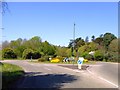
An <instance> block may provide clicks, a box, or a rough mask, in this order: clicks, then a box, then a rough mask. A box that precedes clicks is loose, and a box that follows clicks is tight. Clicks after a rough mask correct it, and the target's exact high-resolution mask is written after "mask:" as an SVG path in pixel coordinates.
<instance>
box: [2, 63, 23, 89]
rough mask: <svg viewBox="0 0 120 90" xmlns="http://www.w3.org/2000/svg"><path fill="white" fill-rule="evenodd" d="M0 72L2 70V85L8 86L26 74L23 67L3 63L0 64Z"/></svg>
mask: <svg viewBox="0 0 120 90" xmlns="http://www.w3.org/2000/svg"><path fill="white" fill-rule="evenodd" d="M0 68H2V69H0V72H2V87H3V88H7V87H9V86H10V84H12V83H14V82H15V81H16V80H17V79H19V78H20V77H21V76H23V75H24V71H23V69H22V68H21V67H19V66H16V65H12V64H7V63H2V65H0Z"/></svg>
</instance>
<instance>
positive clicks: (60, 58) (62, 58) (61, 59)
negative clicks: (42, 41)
mask: <svg viewBox="0 0 120 90" xmlns="http://www.w3.org/2000/svg"><path fill="white" fill-rule="evenodd" d="M56 58H57V59H59V60H60V62H62V61H63V60H64V57H61V56H59V57H56Z"/></svg>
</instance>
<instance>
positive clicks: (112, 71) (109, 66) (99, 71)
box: [88, 62, 120, 86]
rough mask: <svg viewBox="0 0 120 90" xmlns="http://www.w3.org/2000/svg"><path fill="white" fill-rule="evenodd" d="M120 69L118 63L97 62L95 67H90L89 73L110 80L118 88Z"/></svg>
mask: <svg viewBox="0 0 120 90" xmlns="http://www.w3.org/2000/svg"><path fill="white" fill-rule="evenodd" d="M118 70H120V67H118V63H111V62H97V63H96V64H95V65H90V67H89V68H88V71H89V72H91V73H93V74H95V75H97V76H99V77H101V78H103V79H106V80H108V82H110V83H111V84H113V85H114V86H118V79H119V78H118V75H120V72H118Z"/></svg>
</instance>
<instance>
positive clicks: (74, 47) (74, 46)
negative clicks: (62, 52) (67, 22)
mask: <svg viewBox="0 0 120 90" xmlns="http://www.w3.org/2000/svg"><path fill="white" fill-rule="evenodd" d="M75 25H76V24H75V22H74V27H73V52H72V56H73V57H74V60H73V65H74V61H75V55H74V50H75Z"/></svg>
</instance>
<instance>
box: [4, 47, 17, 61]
mask: <svg viewBox="0 0 120 90" xmlns="http://www.w3.org/2000/svg"><path fill="white" fill-rule="evenodd" d="M2 57H3V58H6V59H15V58H17V55H16V53H15V52H14V51H13V49H11V48H5V49H3V52H2Z"/></svg>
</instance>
